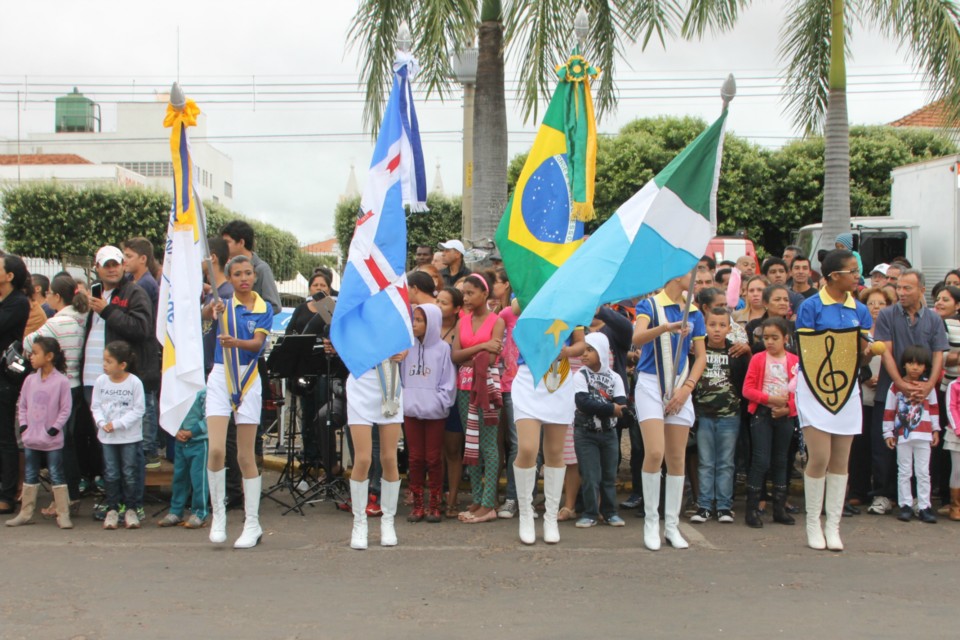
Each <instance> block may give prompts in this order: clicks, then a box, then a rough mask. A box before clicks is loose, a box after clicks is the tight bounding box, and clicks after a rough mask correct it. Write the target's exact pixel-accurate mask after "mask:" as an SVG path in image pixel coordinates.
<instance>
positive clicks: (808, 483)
mask: <svg viewBox="0 0 960 640" xmlns="http://www.w3.org/2000/svg"><path fill="white" fill-rule="evenodd" d="M825 482H826V480H825V479H824V478H811V477H810V476H808V475H807V474H803V497H804V502H805V503H806V508H807V546H808V547H810V548H811V549H817V550H820V549H826V548H827V541H826V540H824V538H823V529H822V528H821V527H820V512H821V511H822V510H823V486H824V484H825ZM842 508H843V506H842V505H841V509H842Z"/></svg>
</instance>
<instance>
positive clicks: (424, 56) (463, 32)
mask: <svg viewBox="0 0 960 640" xmlns="http://www.w3.org/2000/svg"><path fill="white" fill-rule="evenodd" d="M476 30H477V2H476V0H420V1H419V2H416V3H415V6H414V12H413V20H412V23H411V31H412V32H413V41H414V55H415V56H416V57H417V60H418V61H419V62H420V75H419V82H418V83H417V84H419V85H421V86H425V87H426V90H427V95H428V96H429V95H430V94H432V93H434V92H436V93H437V94H438V95H439V96H440V97H441V98H443V97H444V96H445V95H446V94H447V92H448V90H449V89H450V86H451V78H452V73H451V71H452V70H451V68H450V54H451V53H454V52H459V51H461V50H462V49H463V48H464V47H466V46H470V45H471V44H473V40H474V38H475V37H476Z"/></svg>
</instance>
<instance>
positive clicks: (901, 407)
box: [883, 345, 940, 524]
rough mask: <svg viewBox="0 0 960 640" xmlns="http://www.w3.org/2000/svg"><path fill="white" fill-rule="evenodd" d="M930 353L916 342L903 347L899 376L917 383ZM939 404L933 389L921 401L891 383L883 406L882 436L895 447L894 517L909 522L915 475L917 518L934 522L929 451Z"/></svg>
mask: <svg viewBox="0 0 960 640" xmlns="http://www.w3.org/2000/svg"><path fill="white" fill-rule="evenodd" d="M932 366H933V354H932V353H931V352H930V350H929V349H927V348H926V347H923V346H920V345H913V346H910V347H907V348H906V349H904V351H903V355H901V356H900V375H901V376H902V377H903V380H904V382H906V383H907V384H909V385H916V384H919V383H920V381H921V380H923V379H924V378H927V377H928V376H929V375H930V368H931V367H932ZM939 432H940V407H939V406H938V404H937V392H936V390H935V389H931V390H930V393H929V394H928V395H927V397H926V398H924V399H923V401H922V402H917V401H916V400H914V399H911V398H910V393H909V391H907V390H901V389H898V388H897V385H891V386H890V390H889V391H888V392H887V402H886V404H885V405H884V407H883V438H884V440H885V441H886V443H887V446H888V447H890V448H891V449H896V450H897V502H898V503H899V504H900V513H899V514H898V515H897V519H898V520H901V521H903V522H909V521H910V518H912V517H913V491H912V490H911V488H910V479H911V478H912V477H913V476H914V475H915V476H916V478H917V506H918V508H919V511H918V513H917V517H919V518H920V520H921V522H926V523H928V524H934V523H936V521H937V516H936V514H934V513H933V509H932V508H931V506H930V450H931V449H932V448H933V447H936V446H937V443H938V442H940V433H939Z"/></svg>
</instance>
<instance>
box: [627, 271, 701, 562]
mask: <svg viewBox="0 0 960 640" xmlns="http://www.w3.org/2000/svg"><path fill="white" fill-rule="evenodd" d="M690 280H691V278H690V274H687V275H685V276H681V277H679V278H674V279H673V280H670V281H669V282H668V283H667V284H666V285H664V287H663V291H661V292H660V293H658V294H657V295H655V296H653V297H652V298H647V299H645V300H641V301H640V303H639V304H638V305H637V323H636V326H635V328H634V332H633V344H634V345H636V346H639V347H642V349H641V351H640V361H639V362H638V363H637V386H636V391H635V398H636V408H637V420H639V421H640V433H641V435H642V436H643V446H644V457H643V473H642V477H643V498H644V513H645V514H646V515H645V516H644V523H643V544H644V545H645V546H646V547H647V548H648V549H650V550H651V551H656V550H657V549H659V548H660V514H659V512H658V507H659V506H660V468H661V466H662V465H663V462H664V460H666V463H667V486H666V494H665V497H664V505H663V522H664V536H665V537H666V539H667V542H669V543H670V544H671V545H672V546H673V547H675V548H677V549H686V548H687V547H688V546H689V545H688V544H687V541H686V540H684V539H683V536H681V535H680V531H679V529H678V528H677V526H678V524H679V521H680V506H681V504H680V503H681V502H682V500H683V480H684V458H685V454H686V448H687V437H688V436H689V434H690V427H691V426H693V420H694V412H693V401H692V400H691V399H690V393H691V392H692V391H693V389H694V388H696V386H697V382H698V381H699V380H700V375H701V374H702V373H703V370H704V368H705V367H706V364H707V355H706V353H707V352H706V345H705V342H704V338H705V336H706V328H705V326H704V322H703V315H702V314H701V313H700V312H699V311H697V310H691V311H690V314H689V316H688V317H687V322H686V323H685V324H684V323H683V321H682V318H683V313H684V310H683V305H685V304H686V301H685V300H684V297H683V292H684V291H687V292H690V291H691V287H690V285H691V282H690ZM688 295H692V293H688ZM678 344H679V345H680V348H679V351H678V350H677V346H678ZM691 348H692V350H693V358H692V360H691V358H690V352H691ZM677 353H679V358H677V360H676V361H674V357H675V354H677Z"/></svg>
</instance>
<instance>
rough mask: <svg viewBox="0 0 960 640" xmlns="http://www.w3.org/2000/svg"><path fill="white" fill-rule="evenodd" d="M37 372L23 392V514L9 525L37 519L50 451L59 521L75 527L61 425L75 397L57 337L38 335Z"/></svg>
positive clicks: (33, 357) (34, 347)
mask: <svg viewBox="0 0 960 640" xmlns="http://www.w3.org/2000/svg"><path fill="white" fill-rule="evenodd" d="M30 364H31V365H32V366H33V368H34V373H32V374H30V375H29V376H27V379H26V380H25V381H24V383H23V388H22V389H21V391H20V402H19V410H18V418H19V422H18V424H19V425H20V435H21V437H22V438H23V455H24V462H25V471H24V479H23V494H22V496H21V498H20V513H19V514H17V516H16V517H15V518H13V519H12V520H7V523H6V524H7V526H8V527H18V526H20V525H22V524H32V523H33V511H34V508H35V507H36V505H37V492H38V491H39V489H40V469H41V467H42V466H43V459H44V456H46V459H47V470H48V471H49V472H50V481H51V482H52V483H53V499H54V502H55V504H56V507H57V524H58V525H59V526H60V528H61V529H72V528H73V523H72V522H70V496H69V494H68V491H67V481H66V476H65V475H64V473H63V427H64V425H66V424H67V419H68V418H69V417H70V411H71V409H72V407H73V401H72V399H71V397H70V380H69V379H68V378H67V376H66V375H64V374H65V373H66V371H67V360H66V358H65V357H64V355H63V351H62V350H61V349H60V343H59V342H57V341H56V340H55V339H54V338H47V337H43V338H37V339H36V340H34V341H33V345H32V347H31V352H30Z"/></svg>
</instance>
